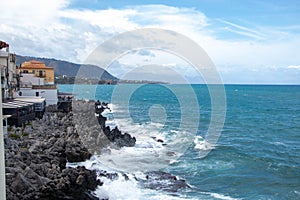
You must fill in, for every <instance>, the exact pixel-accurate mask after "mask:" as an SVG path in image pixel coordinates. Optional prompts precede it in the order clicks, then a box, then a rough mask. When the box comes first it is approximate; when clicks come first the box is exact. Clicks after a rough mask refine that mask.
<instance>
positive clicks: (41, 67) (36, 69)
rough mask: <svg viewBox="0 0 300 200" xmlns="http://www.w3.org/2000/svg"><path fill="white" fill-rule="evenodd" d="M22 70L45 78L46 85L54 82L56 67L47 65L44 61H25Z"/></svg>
mask: <svg viewBox="0 0 300 200" xmlns="http://www.w3.org/2000/svg"><path fill="white" fill-rule="evenodd" d="M20 71H21V73H22V74H34V76H35V77H38V78H44V83H45V84H46V85H51V84H54V68H52V67H47V66H46V65H45V63H43V62H39V61H36V60H31V61H26V62H23V63H22V65H21V69H20Z"/></svg>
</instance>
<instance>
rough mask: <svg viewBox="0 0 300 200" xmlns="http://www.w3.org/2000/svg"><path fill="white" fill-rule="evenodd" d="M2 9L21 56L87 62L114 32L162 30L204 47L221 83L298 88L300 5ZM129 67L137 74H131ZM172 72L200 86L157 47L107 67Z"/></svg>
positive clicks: (246, 0) (16, 0)
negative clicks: (284, 85)
mask: <svg viewBox="0 0 300 200" xmlns="http://www.w3.org/2000/svg"><path fill="white" fill-rule="evenodd" d="M0 5H1V13H0V40H2V41H5V42H7V43H9V44H10V51H11V52H15V53H17V54H20V55H28V56H37V57H47V58H55V59H61V60H67V61H71V62H76V63H85V61H86V59H87V57H88V56H89V55H90V54H91V53H92V52H93V51H94V50H95V48H96V47H98V46H99V45H101V44H102V43H103V42H105V41H107V40H109V39H111V38H114V37H116V36H117V35H119V34H122V33H125V32H127V31H133V30H137V29H141V28H161V29H167V30H172V31H175V32H178V33H180V34H183V35H185V36H187V37H188V38H190V39H191V40H193V41H195V42H196V43H197V44H198V45H199V46H201V47H202V48H203V50H204V51H205V52H206V53H207V55H208V56H209V57H210V58H211V60H212V61H213V63H214V64H215V66H216V68H217V70H218V72H219V74H220V77H221V79H222V80H223V82H224V83H234V84H300V53H299V52H300V1H299V0H286V1H280V0H277V1H275V0H243V1H240V0H230V1H229V0H185V1H170V0H169V1H163V0H154V1H150V0H143V1H137V0H136V1H129V0H122V1H116V0H110V1H104V0H85V1H79V0H43V1H39V0H26V1H23V0H10V1H7V0H0ZM149 66H150V67H149ZM151 66H155V70H153V69H152V68H151ZM158 66H160V67H161V70H159V67H158ZM133 67H135V68H140V70H138V69H136V70H133V71H134V73H133V72H132V73H129V72H131V71H132V69H133ZM147 67H148V68H147ZM170 69H171V70H170ZM130 70H131V71H130ZM174 70H175V71H176V72H178V73H180V74H182V75H183V76H184V78H185V79H187V80H188V81H190V82H193V83H197V82H201V78H199V77H201V74H200V75H199V74H197V73H195V69H194V68H193V66H191V65H190V64H189V63H187V62H186V61H184V60H183V59H181V58H179V57H178V56H175V55H171V54H170V53H167V52H163V51H159V50H140V51H133V52H130V53H128V54H126V55H124V56H122V57H120V58H118V59H116V60H115V61H114V62H113V63H112V65H111V66H110V67H109V68H108V71H109V72H111V73H112V74H113V75H115V76H118V77H130V78H131V79H138V78H150V77H159V76H160V78H158V79H159V80H161V77H162V76H165V77H167V76H166V75H167V74H166V73H171V71H174ZM142 72H144V74H147V75H145V76H144V77H142V76H141V73H142ZM148 72H149V73H150V72H151V73H152V74H151V76H150V75H149V74H148ZM178 73H176V74H178ZM172 81H174V82H176V80H171V82H172Z"/></svg>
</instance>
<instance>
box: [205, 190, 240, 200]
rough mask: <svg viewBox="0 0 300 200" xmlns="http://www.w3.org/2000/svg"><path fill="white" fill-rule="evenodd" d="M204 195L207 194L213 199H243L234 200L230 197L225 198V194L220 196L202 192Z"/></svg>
mask: <svg viewBox="0 0 300 200" xmlns="http://www.w3.org/2000/svg"><path fill="white" fill-rule="evenodd" d="M202 193H203V194H207V195H209V196H211V197H214V198H216V199H222V200H241V199H237V198H233V197H230V196H225V195H223V194H218V193H212V192H202Z"/></svg>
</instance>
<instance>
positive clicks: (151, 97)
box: [58, 84, 300, 200]
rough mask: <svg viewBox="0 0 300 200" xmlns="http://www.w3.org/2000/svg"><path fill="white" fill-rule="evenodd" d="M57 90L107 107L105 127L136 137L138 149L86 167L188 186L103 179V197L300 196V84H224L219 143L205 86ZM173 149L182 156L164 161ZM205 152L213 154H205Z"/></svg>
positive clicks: (101, 158) (98, 159)
mask: <svg viewBox="0 0 300 200" xmlns="http://www.w3.org/2000/svg"><path fill="white" fill-rule="evenodd" d="M58 88H59V91H60V92H73V93H74V94H75V96H76V98H77V99H85V100H100V101H105V102H108V103H109V106H110V107H111V111H105V113H104V115H105V116H106V117H107V118H108V121H107V124H108V125H109V126H112V127H113V126H118V128H119V129H120V130H121V131H122V132H127V133H129V134H131V135H133V136H135V137H136V138H137V142H136V146H135V147H124V148H121V149H119V150H111V151H110V153H109V154H103V155H94V156H93V157H92V158H91V159H90V160H88V161H86V162H84V163H81V164H82V165H85V166H86V167H87V168H90V169H96V170H97V169H105V170H107V171H109V172H114V171H115V172H117V173H120V174H123V173H126V174H127V175H128V176H129V177H134V176H139V177H144V173H145V171H151V169H153V170H162V171H165V172H168V173H171V174H173V175H175V176H176V177H178V179H184V180H185V181H186V182H187V183H188V184H189V186H190V188H186V189H180V190H178V191H177V192H170V191H165V190H159V189H155V190H151V189H148V188H144V187H143V186H141V185H139V183H138V182H137V181H136V180H135V179H134V178H130V179H129V180H127V181H126V180H125V179H123V178H119V179H116V180H105V179H103V178H101V180H102V181H103V182H104V185H103V186H101V187H99V188H98V189H97V190H96V191H95V194H96V195H97V196H98V197H100V198H109V199H111V200H116V199H131V200H132V199H224V200H231V199H261V200H267V199H300V86H299V85H224V91H225V93H224V94H225V96H222V95H220V96H218V95H216V96H215V97H214V98H216V97H217V98H223V99H222V100H225V101H224V102H226V109H225V110H226V113H225V114H226V115H224V117H225V118H224V124H223V126H222V128H221V130H220V135H218V134H217V133H216V135H217V136H218V138H217V139H218V140H217V141H216V143H214V144H211V143H209V142H207V140H206V136H207V132H208V130H209V128H210V126H212V124H213V122H214V120H216V119H214V118H213V115H212V112H213V106H212V102H213V101H212V91H210V87H209V86H207V85H204V84H203V85H202V84H199V85H198V84H195V85H176V84H174V85H172V84H170V85H160V84H146V85H142V84H141V85H134V84H132V85H130V84H128V85H58ZM187 91H189V92H188V93H187ZM224 98H225V99H224ZM217 102H218V101H217ZM216 131H217V130H216ZM157 139H161V140H162V141H163V142H164V143H165V145H162V144H161V143H158V142H157V141H155V140H157ZM168 146H170V148H171V150H172V152H175V153H174V154H176V155H177V156H174V157H172V155H170V154H168V155H169V156H171V158H170V159H167V158H166V157H161V155H162V154H164V153H165V152H166V149H167V148H168ZM176 148H177V149H176ZM169 150H170V149H169ZM169 150H168V151H169ZM201 151H205V152H208V154H207V155H206V156H200V155H201ZM161 152H162V153H161ZM120 177H122V176H120Z"/></svg>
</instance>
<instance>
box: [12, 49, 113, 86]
mask: <svg viewBox="0 0 300 200" xmlns="http://www.w3.org/2000/svg"><path fill="white" fill-rule="evenodd" d="M16 59H17V65H18V66H20V64H21V63H23V62H25V61H29V60H37V61H40V62H43V63H45V64H46V66H49V67H53V68H54V71H55V76H63V75H65V76H68V77H75V76H77V72H78V70H79V68H81V73H80V74H81V75H80V78H90V79H99V75H100V74H102V76H101V78H100V80H112V81H118V80H119V79H118V78H116V77H114V76H113V75H111V74H110V73H108V72H107V71H106V70H104V69H103V68H101V67H99V66H96V65H87V64H84V65H81V64H76V63H72V62H68V61H64V60H56V59H53V58H39V57H31V56H20V55H16Z"/></svg>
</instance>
